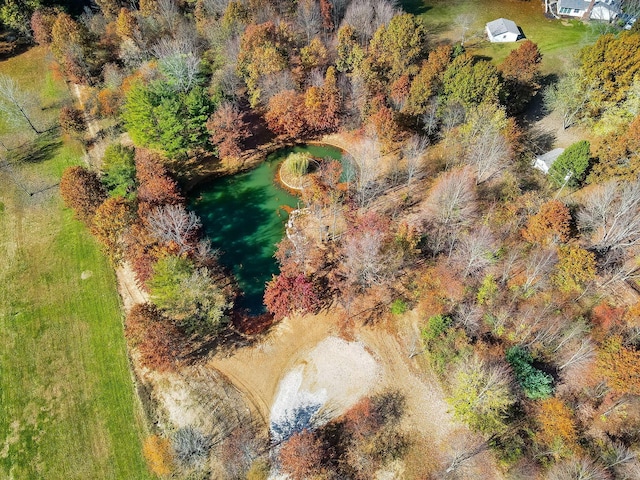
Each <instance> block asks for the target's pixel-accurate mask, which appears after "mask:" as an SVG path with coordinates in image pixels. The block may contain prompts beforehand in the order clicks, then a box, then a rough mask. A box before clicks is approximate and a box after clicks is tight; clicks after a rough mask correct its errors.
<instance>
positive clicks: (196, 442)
mask: <svg viewBox="0 0 640 480" xmlns="http://www.w3.org/2000/svg"><path fill="white" fill-rule="evenodd" d="M171 444H172V446H173V451H174V453H175V456H176V459H177V460H178V462H180V464H181V465H183V466H185V467H201V466H202V465H203V464H204V463H205V461H206V460H207V457H208V456H209V450H210V449H211V439H210V438H209V437H207V436H206V435H205V434H204V433H202V432H201V431H200V430H197V429H196V428H193V427H182V428H179V429H178V430H177V431H176V433H175V434H174V435H173V439H172V441H171Z"/></svg>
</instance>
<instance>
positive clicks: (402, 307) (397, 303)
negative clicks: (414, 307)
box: [389, 298, 409, 315]
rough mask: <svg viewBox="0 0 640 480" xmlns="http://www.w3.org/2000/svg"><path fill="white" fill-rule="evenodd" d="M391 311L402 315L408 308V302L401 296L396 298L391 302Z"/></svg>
mask: <svg viewBox="0 0 640 480" xmlns="http://www.w3.org/2000/svg"><path fill="white" fill-rule="evenodd" d="M389 308H390V310H391V313H392V314H394V315H402V314H403V313H405V312H406V311H407V310H408V308H409V307H408V306H407V302H405V301H404V300H402V299H401V298H396V299H395V300H394V301H393V302H391V306H390V307H389Z"/></svg>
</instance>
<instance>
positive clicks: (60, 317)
mask: <svg viewBox="0 0 640 480" xmlns="http://www.w3.org/2000/svg"><path fill="white" fill-rule="evenodd" d="M0 72H2V73H7V74H10V75H15V76H16V77H18V78H20V77H22V78H23V79H25V82H26V85H28V88H29V89H30V90H31V91H36V92H38V93H39V96H40V98H41V99H43V100H44V101H45V107H47V109H46V110H44V111H42V113H41V115H42V118H41V119H42V120H43V121H48V119H50V118H54V117H55V115H56V110H57V108H58V106H59V104H60V102H61V101H65V95H68V94H67V93H66V89H65V88H64V84H61V83H60V82H59V81H57V80H56V79H55V78H53V77H52V76H51V75H48V74H46V73H45V72H46V66H45V65H44V64H43V52H42V51H41V50H38V49H34V50H31V51H29V52H27V53H26V54H24V55H21V56H20V57H16V58H14V59H12V60H9V61H6V62H2V63H0ZM67 98H68V97H67ZM3 133H4V134H5V136H7V135H8V132H7V130H6V127H5V130H4V131H3ZM0 153H3V152H1V151H0ZM81 155H82V151H81V149H80V148H79V147H78V146H77V145H74V144H65V143H63V142H61V140H60V139H59V138H57V137H56V136H55V135H49V136H44V137H42V139H41V140H40V142H39V144H38V148H37V149H34V150H33V154H30V155H27V156H25V157H24V158H23V160H22V162H21V163H19V164H18V165H16V166H15V167H14V168H13V169H12V170H11V171H7V170H6V169H3V170H1V171H0V185H1V187H0V259H1V260H0V284H1V285H2V288H0V338H1V340H0V342H1V343H0V478H10V479H16V480H21V479H29V480H31V479H47V480H49V479H65V480H66V479H83V480H85V479H120V478H121V479H127V480H129V479H135V480H137V479H145V478H150V475H149V473H148V472H147V468H146V465H145V462H144V460H143V458H142V454H141V440H142V437H143V434H144V433H143V432H144V427H143V422H142V421H141V416H140V409H139V406H138V403H137V400H136V397H135V396H134V389H133V385H132V380H131V376H130V372H129V367H128V362H127V357H126V350H125V343H124V338H123V331H122V313H121V308H120V303H119V298H118V295H117V292H116V284H115V277H114V274H113V271H112V270H111V268H110V267H109V266H108V264H107V262H106V261H105V258H104V257H103V256H102V255H101V253H100V251H99V249H98V247H97V245H96V243H95V242H94V241H93V239H92V238H91V237H90V235H89V234H88V233H87V230H86V228H85V227H84V226H82V225H81V224H79V223H78V222H77V221H76V220H74V219H73V218H72V215H71V213H70V212H69V211H68V210H66V209H64V208H63V206H62V203H61V201H60V199H59V196H58V191H57V187H55V185H56V183H57V181H58V179H59V177H60V174H61V172H62V170H63V169H64V168H65V167H67V166H69V165H73V164H77V163H79V161H80V159H81ZM22 187H25V188H26V189H27V190H29V191H31V192H33V191H36V190H42V189H46V188H47V187H52V188H50V189H48V190H44V191H43V192H41V193H37V194H35V195H33V196H29V195H27V194H25V193H24V191H23V190H22Z"/></svg>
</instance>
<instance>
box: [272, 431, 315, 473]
mask: <svg viewBox="0 0 640 480" xmlns="http://www.w3.org/2000/svg"><path fill="white" fill-rule="evenodd" d="M323 453H324V451H323V448H322V442H321V441H320V440H319V439H318V438H316V436H315V435H314V434H313V432H310V431H308V430H303V431H302V432H300V433H296V434H295V435H293V436H292V437H291V438H290V439H289V440H287V442H286V443H285V444H284V445H282V448H281V449H280V454H279V459H280V466H281V467H282V470H283V471H284V472H285V473H287V474H289V475H290V476H291V478H293V479H294V480H304V479H306V478H309V477H311V476H313V475H315V474H318V473H319V472H320V471H321V469H322V467H321V462H322V457H323Z"/></svg>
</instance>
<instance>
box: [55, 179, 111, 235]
mask: <svg viewBox="0 0 640 480" xmlns="http://www.w3.org/2000/svg"><path fill="white" fill-rule="evenodd" d="M60 195H61V196H62V200H63V201H64V203H65V205H66V206H67V207H69V208H72V209H73V210H74V212H75V215H76V218H77V219H79V220H81V221H82V222H84V223H85V224H87V225H90V224H91V222H92V220H93V216H94V215H95V212H96V209H97V208H98V207H99V206H100V205H102V202H103V201H104V200H105V198H106V193H105V191H104V188H103V187H102V183H100V179H99V178H98V176H97V175H96V174H95V173H94V172H92V171H90V170H87V169H86V168H84V167H79V166H76V167H69V168H67V169H66V170H65V171H64V172H63V173H62V178H61V179H60Z"/></svg>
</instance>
